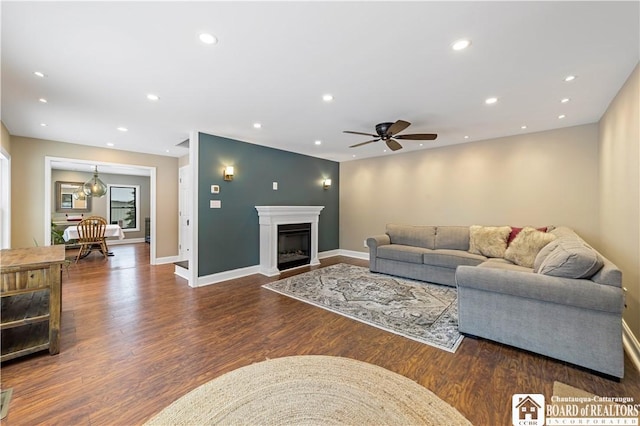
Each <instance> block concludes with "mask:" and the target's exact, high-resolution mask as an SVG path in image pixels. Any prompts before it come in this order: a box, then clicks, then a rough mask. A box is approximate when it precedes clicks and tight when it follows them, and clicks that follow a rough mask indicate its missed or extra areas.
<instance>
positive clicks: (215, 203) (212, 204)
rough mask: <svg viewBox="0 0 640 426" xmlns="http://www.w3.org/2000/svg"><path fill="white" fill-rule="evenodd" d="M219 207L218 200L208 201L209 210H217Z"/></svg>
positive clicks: (220, 203)
mask: <svg viewBox="0 0 640 426" xmlns="http://www.w3.org/2000/svg"><path fill="white" fill-rule="evenodd" d="M221 207H222V202H221V201H220V200H210V201H209V208H212V209H219V208H221Z"/></svg>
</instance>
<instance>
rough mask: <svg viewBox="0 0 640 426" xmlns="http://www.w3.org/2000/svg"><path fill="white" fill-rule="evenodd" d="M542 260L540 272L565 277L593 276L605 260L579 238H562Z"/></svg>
mask: <svg viewBox="0 0 640 426" xmlns="http://www.w3.org/2000/svg"><path fill="white" fill-rule="evenodd" d="M551 249H552V250H551V251H550V253H548V254H547V255H546V257H544V260H542V261H541V262H540V267H539V268H538V269H537V272H538V273H539V274H543V275H551V276H554V277H563V278H591V277H592V276H593V275H594V274H595V273H596V272H598V271H599V270H600V268H602V266H603V265H604V261H603V260H602V258H601V256H600V255H599V254H598V252H597V251H595V250H594V249H593V248H591V247H589V246H588V245H587V244H585V243H584V242H582V241H581V240H579V239H577V238H561V239H558V240H556V241H555V242H554V245H553V246H552V247H551Z"/></svg>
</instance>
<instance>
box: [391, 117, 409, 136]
mask: <svg viewBox="0 0 640 426" xmlns="http://www.w3.org/2000/svg"><path fill="white" fill-rule="evenodd" d="M409 126H411V123H409V122H408V121H404V120H398V121H396V122H395V123H393V124H392V125H391V126H390V127H389V129H388V130H387V135H389V136H393V135H395V134H398V133H400V132H401V131H403V130H404V129H406V128H407V127H409Z"/></svg>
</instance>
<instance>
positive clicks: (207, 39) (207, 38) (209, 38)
mask: <svg viewBox="0 0 640 426" xmlns="http://www.w3.org/2000/svg"><path fill="white" fill-rule="evenodd" d="M200 41H201V42H203V43H204V44H216V43H217V42H218V39H217V38H215V37H214V36H213V35H211V34H209V33H202V34H200Z"/></svg>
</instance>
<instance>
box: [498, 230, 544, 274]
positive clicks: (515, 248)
mask: <svg viewBox="0 0 640 426" xmlns="http://www.w3.org/2000/svg"><path fill="white" fill-rule="evenodd" d="M555 239H556V236H555V235H553V234H550V233H548V232H542V231H538V230H537V229H535V228H532V227H530V226H527V227H524V228H523V229H522V231H520V233H519V234H518V235H517V236H516V237H515V238H514V239H513V241H511V244H509V248H507V250H506V251H505V253H504V258H505V259H507V260H510V261H511V262H513V263H515V264H516V265H520V266H525V267H527V268H533V264H534V261H535V260H536V256H537V255H538V252H539V251H540V250H541V249H542V248H543V247H544V246H546V245H547V244H549V243H550V242H551V241H553V240H555Z"/></svg>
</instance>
